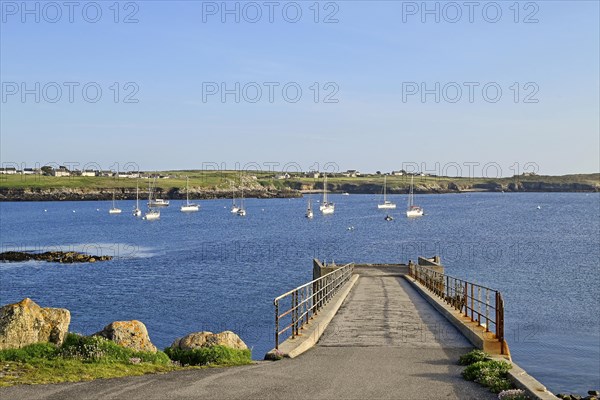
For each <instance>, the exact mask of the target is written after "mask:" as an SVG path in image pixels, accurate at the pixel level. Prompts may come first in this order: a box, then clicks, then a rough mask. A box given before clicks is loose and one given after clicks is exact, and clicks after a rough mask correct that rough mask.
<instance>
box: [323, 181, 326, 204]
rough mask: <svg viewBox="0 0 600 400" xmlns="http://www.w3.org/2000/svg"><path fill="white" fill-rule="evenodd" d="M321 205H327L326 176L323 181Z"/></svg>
mask: <svg viewBox="0 0 600 400" xmlns="http://www.w3.org/2000/svg"><path fill="white" fill-rule="evenodd" d="M323 204H327V175H325V180H324V181H323Z"/></svg>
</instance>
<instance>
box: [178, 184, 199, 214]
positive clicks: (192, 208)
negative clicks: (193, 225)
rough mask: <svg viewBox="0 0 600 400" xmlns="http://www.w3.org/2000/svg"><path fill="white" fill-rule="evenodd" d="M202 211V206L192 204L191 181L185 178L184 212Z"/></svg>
mask: <svg viewBox="0 0 600 400" xmlns="http://www.w3.org/2000/svg"><path fill="white" fill-rule="evenodd" d="M198 210H200V206H199V205H198V204H195V203H190V179H189V177H187V176H186V177H185V204H184V205H182V206H181V211H182V212H195V211H198Z"/></svg>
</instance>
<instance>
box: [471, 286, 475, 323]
mask: <svg viewBox="0 0 600 400" xmlns="http://www.w3.org/2000/svg"><path fill="white" fill-rule="evenodd" d="M474 311H475V310H474V309H473V284H471V322H473V321H475V319H474V318H473V316H474V315H475V314H473V313H474Z"/></svg>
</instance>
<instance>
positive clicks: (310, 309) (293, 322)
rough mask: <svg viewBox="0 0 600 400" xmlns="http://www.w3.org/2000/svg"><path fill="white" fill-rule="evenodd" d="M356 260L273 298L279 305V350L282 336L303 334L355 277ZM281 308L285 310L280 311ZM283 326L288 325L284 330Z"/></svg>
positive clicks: (276, 312) (277, 329)
mask: <svg viewBox="0 0 600 400" xmlns="http://www.w3.org/2000/svg"><path fill="white" fill-rule="evenodd" d="M353 271H354V263H349V264H346V265H344V266H342V267H340V268H338V269H336V270H334V271H332V272H330V273H328V274H326V275H323V276H322V277H320V278H317V279H314V280H312V281H310V282H308V283H305V284H304V285H301V286H298V287H297V288H295V289H292V290H290V291H288V292H286V293H284V294H282V295H281V296H278V297H276V298H275V299H274V300H273V304H274V305H275V349H279V342H280V336H282V335H283V334H285V333H286V332H288V331H290V334H291V337H292V338H295V337H296V336H298V335H300V330H301V329H303V328H304V325H306V324H307V323H308V322H309V321H310V319H312V318H313V317H314V316H315V315H317V313H318V312H319V311H320V310H321V309H322V308H323V307H324V306H325V304H327V302H328V301H329V300H330V299H331V298H332V297H333V296H334V295H335V294H336V293H337V292H338V290H339V289H340V288H341V287H342V286H344V284H345V283H346V282H348V281H349V280H350V278H351V277H352V273H353ZM280 309H285V311H283V312H282V313H281V314H280V311H279V310H280ZM281 325H285V326H284V327H283V328H282V329H280V326H281Z"/></svg>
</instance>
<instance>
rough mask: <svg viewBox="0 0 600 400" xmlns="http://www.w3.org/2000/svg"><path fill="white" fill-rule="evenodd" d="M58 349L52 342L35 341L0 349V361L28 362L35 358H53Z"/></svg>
mask: <svg viewBox="0 0 600 400" xmlns="http://www.w3.org/2000/svg"><path fill="white" fill-rule="evenodd" d="M58 352H59V349H58V347H56V346H55V345H53V344H52V343H35V344H30V345H29V346H25V347H23V348H20V349H6V350H0V361H17V362H22V363H26V362H30V361H31V360H35V359H53V358H55V357H56V356H57V355H58Z"/></svg>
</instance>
